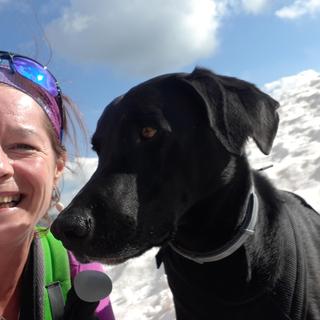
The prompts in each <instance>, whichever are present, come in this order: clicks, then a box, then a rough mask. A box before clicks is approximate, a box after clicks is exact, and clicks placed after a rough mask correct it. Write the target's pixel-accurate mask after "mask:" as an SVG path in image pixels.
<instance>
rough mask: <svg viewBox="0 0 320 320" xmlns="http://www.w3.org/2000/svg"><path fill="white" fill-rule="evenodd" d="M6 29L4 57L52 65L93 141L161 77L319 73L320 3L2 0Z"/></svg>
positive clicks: (268, 77) (0, 22) (265, 78)
mask: <svg viewBox="0 0 320 320" xmlns="http://www.w3.org/2000/svg"><path fill="white" fill-rule="evenodd" d="M0 27H1V30H2V32H1V34H0V43H1V48H0V50H8V51H13V52H18V53H21V54H25V55H28V56H30V57H33V58H36V59H37V60H39V61H40V62H42V63H44V64H45V63H47V62H48V61H49V60H50V62H49V69H50V70H51V71H52V72H53V73H54V75H55V76H56V78H57V79H58V81H59V82H60V85H61V87H62V90H63V92H64V93H66V94H68V95H69V96H70V97H71V98H72V99H73V100H74V101H75V102H76V103H77V105H78V107H79V108H80V110H81V112H82V113H83V116H84V119H85V122H86V124H87V127H88V129H89V133H90V134H91V133H92V132H93V131H94V129H95V125H96V121H97V119H98V118H99V115H100V114H101V112H102V110H103V109H104V107H105V106H106V105H107V104H108V103H109V102H110V101H111V100H112V99H113V98H114V97H116V96H118V95H120V94H122V93H124V92H125V91H127V90H128V89H129V88H130V87H131V86H133V85H135V84H137V83H139V82H141V81H143V80H146V79H148V78H150V77H152V76H155V75H158V74H161V73H166V72H180V71H187V72H188V71H191V70H192V69H193V68H194V66H196V65H200V66H204V67H207V68H210V69H212V70H214V71H216V72H217V73H221V74H228V75H232V76H236V77H239V78H242V79H245V80H248V81H251V82H253V83H256V84H257V85H258V86H263V85H264V84H265V83H268V82H271V81H273V80H277V79H279V78H281V77H284V76H289V75H293V74H296V73H298V72H300V71H303V70H306V69H314V70H316V71H320V0H91V1H87V0H69V1H67V0H28V1H25V0H24V1H22V0H0ZM45 37H46V38H47V39H48V42H49V43H50V46H51V50H50V49H49V46H48V44H47V41H45V39H44V38H45ZM50 57H51V59H50Z"/></svg>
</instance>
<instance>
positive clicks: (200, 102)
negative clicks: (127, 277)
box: [52, 69, 278, 263]
mask: <svg viewBox="0 0 320 320" xmlns="http://www.w3.org/2000/svg"><path fill="white" fill-rule="evenodd" d="M277 107H278V103H277V102H276V101H275V100H273V99H272V98H271V97H270V96H268V95H266V94H265V93H263V92H261V91H260V90H259V89H257V88H256V87H255V86H254V85H252V84H250V83H248V82H245V81H242V80H239V79H235V78H231V77H225V76H219V75H216V74H213V73H212V72H210V71H208V70H205V69H195V70H194V71H193V72H192V73H191V74H182V73H177V74H169V75H164V76H160V77H157V78H154V79H151V80H149V81H147V82H144V83H142V84H140V85H138V86H136V87H134V88H133V89H131V90H130V91H129V92H127V93H126V94H125V95H123V96H121V97H119V98H117V99H115V100H114V101H113V102H112V103H111V104H110V105H109V106H107V107H106V109H105V111H104V112H103V114H102V116H101V117H100V119H99V121H98V125H97V129H96V132H95V133H94V135H93V138H92V145H93V149H94V150H95V151H96V152H97V154H98V157H99V162H98V167H97V170H96V171H95V173H94V174H93V176H92V177H91V179H90V180H89V181H88V183H87V184H86V185H85V186H84V187H83V189H82V190H81V191H80V192H79V193H78V194H77V196H76V197H75V198H74V199H73V201H72V202H71V204H70V205H69V206H68V207H67V208H66V209H65V210H64V212H62V213H61V214H60V215H59V216H58V218H57V219H56V220H55V222H54V223H53V226H52V232H53V234H54V235H55V236H56V237H57V238H59V239H61V240H62V241H63V243H64V244H65V246H66V247H67V248H69V249H71V250H72V251H74V253H75V254H76V255H77V256H78V258H80V259H81V258H82V259H91V260H101V261H104V262H106V263H119V262H122V261H124V260H127V259H128V258H131V257H134V256H137V255H140V254H141V253H143V252H145V251H146V250H148V249H150V248H151V247H153V246H160V245H162V244H163V243H165V242H166V241H168V240H170V239H171V237H172V235H173V234H174V232H175V231H176V228H177V225H178V224H179V220H180V218H181V217H182V216H183V215H184V214H185V212H187V211H188V209H189V208H190V207H192V206H194V205H195V204H196V203H197V202H198V201H199V200H201V199H203V198H204V197H205V196H206V195H208V194H209V193H212V192H214V190H215V189H219V188H220V187H221V186H222V185H223V184H224V183H226V178H225V177H224V178H223V177H222V176H223V172H224V169H225V168H226V166H227V164H228V163H229V161H230V159H231V157H237V156H241V155H242V153H243V152H244V151H243V149H244V145H245V143H246V140H247V139H248V138H249V137H252V138H253V139H254V141H255V142H256V143H257V145H258V147H259V148H260V149H261V151H262V152H264V153H265V154H267V153H269V151H270V149H271V146H272V143H273V140H274V137H275V135H276V131H277V127H278V115H277V112H276V109H277Z"/></svg>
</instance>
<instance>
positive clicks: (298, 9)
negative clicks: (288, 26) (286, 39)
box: [276, 0, 320, 19]
mask: <svg viewBox="0 0 320 320" xmlns="http://www.w3.org/2000/svg"><path fill="white" fill-rule="evenodd" d="M319 12H320V0H295V1H294V2H293V3H292V4H291V5H289V6H286V7H283V8H281V9H279V10H278V11H276V15H277V16H278V17H280V18H284V19H296V18H300V17H302V16H304V15H315V14H317V13H319Z"/></svg>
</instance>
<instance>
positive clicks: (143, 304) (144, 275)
mask: <svg viewBox="0 0 320 320" xmlns="http://www.w3.org/2000/svg"><path fill="white" fill-rule="evenodd" d="M262 89H263V90H264V91H266V92H268V93H269V94H270V95H271V96H273V97H274V98H275V99H277V100H278V101H279V102H280V105H281V107H280V109H279V115H280V126H279V130H278V134H277V137H276V139H275V142H274V147H273V150H272V152H271V154H270V155H269V156H265V155H263V154H262V153H261V152H260V151H259V150H258V148H257V147H256V146H255V145H254V144H253V142H252V141H251V142H249V144H248V148H247V153H248V156H249V159H250V162H251V164H252V166H253V167H254V168H257V169H258V168H261V167H265V166H268V165H273V167H272V168H269V169H266V170H265V174H266V175H267V176H268V177H269V178H270V179H271V180H272V181H274V182H275V183H276V185H277V187H279V188H282V189H286V190H291V191H294V192H296V193H298V194H299V195H301V196H302V197H304V198H305V199H306V200H307V202H308V203H309V204H310V205H312V206H313V207H314V208H315V209H316V210H317V211H318V212H320V165H319V164H320V74H319V73H318V72H316V71H313V70H306V71H303V72H301V73H299V74H297V75H294V76H290V77H285V78H282V79H279V80H277V81H274V82H272V83H268V84H266V85H265V86H264V88H262ZM82 162H83V163H84V166H83V169H82V170H83V173H82V176H83V177H84V178H82V180H81V179H80V182H79V175H77V176H76V177H72V176H71V175H68V174H67V177H66V178H65V190H64V193H63V197H64V199H65V202H68V201H69V200H70V199H71V197H72V196H73V195H74V194H75V193H76V192H77V191H78V190H79V188H80V186H81V185H83V183H84V182H85V181H86V180H87V179H88V177H89V176H90V175H91V173H92V171H93V169H94V168H95V166H96V163H97V161H96V159H82ZM156 253H157V249H156V248H155V249H152V250H150V251H148V252H146V253H145V254H144V255H142V256H141V257H138V258H134V259H131V260H130V261H128V262H126V263H124V264H122V265H118V266H106V270H107V273H108V274H109V276H110V277H111V279H112V280H113V285H114V288H113V292H112V293H111V300H112V304H113V309H114V312H115V316H116V318H117V319H119V320H126V319H130V320H172V319H175V315H174V307H173V302H172V295H171V292H170V290H169V289H168V286H167V282H166V276H165V274H164V271H163V268H160V269H159V270H158V269H157V268H156V263H155V255H156Z"/></svg>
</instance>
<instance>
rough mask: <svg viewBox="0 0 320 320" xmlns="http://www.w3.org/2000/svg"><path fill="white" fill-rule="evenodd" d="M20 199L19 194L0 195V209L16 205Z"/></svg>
mask: <svg viewBox="0 0 320 320" xmlns="http://www.w3.org/2000/svg"><path fill="white" fill-rule="evenodd" d="M20 201H21V195H20V194H17V195H14V196H0V209H2V208H13V207H16V206H17V204H18V203H19V202H20Z"/></svg>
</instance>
